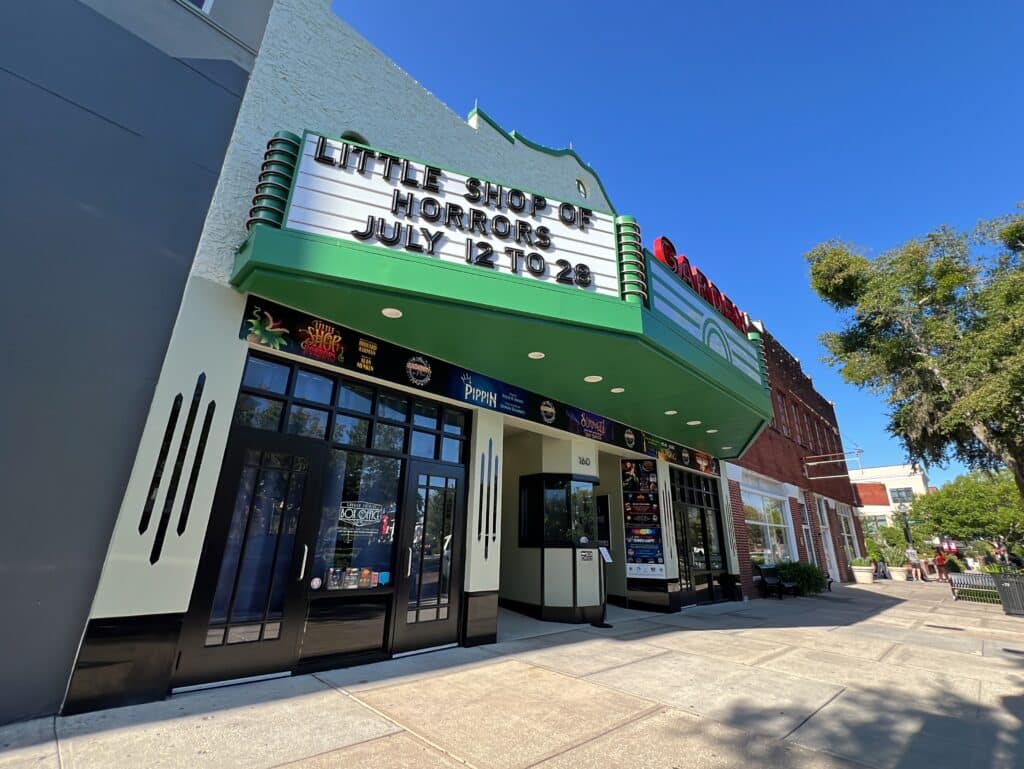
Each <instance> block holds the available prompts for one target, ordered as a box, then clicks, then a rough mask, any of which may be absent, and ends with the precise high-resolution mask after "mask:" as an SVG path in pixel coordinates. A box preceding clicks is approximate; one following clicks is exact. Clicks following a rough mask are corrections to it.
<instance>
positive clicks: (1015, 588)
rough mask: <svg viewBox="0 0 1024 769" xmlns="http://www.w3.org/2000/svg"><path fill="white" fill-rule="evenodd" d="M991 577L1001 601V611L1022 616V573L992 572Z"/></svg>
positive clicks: (1023, 602)
mask: <svg viewBox="0 0 1024 769" xmlns="http://www.w3.org/2000/svg"><path fill="white" fill-rule="evenodd" d="M992 579H994V580H995V583H996V590H997V591H998V592H999V600H1000V601H1002V603H1003V613H1004V614H1012V615H1014V616H1017V617H1024V574H1017V573H1012V572H1003V573H1002V574H993V575H992Z"/></svg>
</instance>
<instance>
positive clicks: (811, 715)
mask: <svg viewBox="0 0 1024 769" xmlns="http://www.w3.org/2000/svg"><path fill="white" fill-rule="evenodd" d="M845 691H846V687H845V686H842V687H840V688H839V691H838V692H836V693H835V694H833V695H832V696H831V697H829V698H828V699H827V700H825V701H824V702H823V703H821V704H820V705H819V706H818V707H816V708H815V709H814V710H813V711H812V712H810V713H808V714H807V717H806V718H805V719H804V720H803V721H801V722H800V723H798V724H797V725H796V726H794V727H793V728H792V729H790V730H789V731H788V732H786V734H784V735H783V736H782V740H788V739H789V738H790V736H791V735H792V734H793V733H794V732H795V731H796V730H797V729H799V728H800V727H801V726H803V725H804V724H806V723H807V722H808V721H810V720H811V719H812V718H814V717H815V716H816V715H818V713H820V712H821V711H822V710H823V709H825V708H827V707H828V706H829V705H831V704H832V703H833V702H835V699H836V697H838V696H839V695H840V694H842V693H843V692H845Z"/></svg>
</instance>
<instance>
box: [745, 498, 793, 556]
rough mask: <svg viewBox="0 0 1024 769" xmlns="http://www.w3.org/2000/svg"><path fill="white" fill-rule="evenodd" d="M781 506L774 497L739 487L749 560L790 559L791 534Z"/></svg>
mask: <svg viewBox="0 0 1024 769" xmlns="http://www.w3.org/2000/svg"><path fill="white" fill-rule="evenodd" d="M782 505H783V502H782V500H781V499H778V498H776V497H768V496H765V495H763V494H758V493H756V492H752V491H748V490H747V489H744V490H743V511H744V513H745V515H746V521H747V541H748V543H749V545H750V559H751V560H752V561H753V562H754V563H756V564H775V563H779V562H780V561H789V560H792V559H793V547H792V541H793V537H792V533H791V532H790V529H789V523H788V521H787V520H786V514H785V510H784V508H783V506H782Z"/></svg>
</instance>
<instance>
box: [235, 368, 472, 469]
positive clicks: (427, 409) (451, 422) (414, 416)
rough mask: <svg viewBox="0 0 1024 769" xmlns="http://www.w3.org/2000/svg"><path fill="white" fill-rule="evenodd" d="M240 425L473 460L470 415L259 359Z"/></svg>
mask: <svg viewBox="0 0 1024 769" xmlns="http://www.w3.org/2000/svg"><path fill="white" fill-rule="evenodd" d="M332 404H333V405H332ZM234 421H235V424H236V425H239V426H243V427H255V428H258V429H260V430H270V431H274V432H286V433H291V434H292V435H301V436H303V437H306V438H315V439H317V440H329V441H331V442H332V443H334V444H337V445H339V446H343V447H346V448H355V449H370V450H373V451H379V452H384V453H387V454H403V455H404V454H411V455H413V456H417V457H423V458H424V459H437V460H440V461H442V462H453V463H461V462H462V461H463V459H464V456H465V444H466V424H467V417H466V413H465V412H463V411H459V410H457V409H453V408H450V407H448V406H443V405H441V404H439V403H434V402H431V401H427V400H418V399H413V398H409V397H407V396H405V395H402V394H401V393H395V392H390V391H388V390H385V389H382V388H377V387H373V386H372V385H369V384H363V383H360V382H355V381H353V380H351V379H349V378H348V377H341V376H337V375H333V376H332V375H330V374H328V373H326V372H321V371H313V370H310V369H307V368H303V367H301V366H295V365H289V364H286V363H282V362H279V361H274V360H268V359H266V358H263V357H259V356H256V355H250V356H249V360H248V361H247V362H246V367H245V373H244V374H243V376H242V387H241V389H240V392H239V394H238V402H237V404H236V405H235V415H234Z"/></svg>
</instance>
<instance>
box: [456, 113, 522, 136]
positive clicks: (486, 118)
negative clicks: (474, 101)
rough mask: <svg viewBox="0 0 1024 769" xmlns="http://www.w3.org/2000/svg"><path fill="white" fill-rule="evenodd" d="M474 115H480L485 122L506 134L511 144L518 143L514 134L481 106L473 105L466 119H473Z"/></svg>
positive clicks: (503, 134)
mask: <svg viewBox="0 0 1024 769" xmlns="http://www.w3.org/2000/svg"><path fill="white" fill-rule="evenodd" d="M474 116H478V117H480V119H482V120H483V121H484V122H485V123H487V125H489V126H490V127H491V128H493V129H494V130H495V131H497V132H498V133H500V134H501V135H502V136H504V137H505V139H506V140H507V141H508V143H509V144H515V143H516V140H515V139H514V138H513V137H512V134H510V133H509V132H508V131H506V130H505V129H504V128H502V127H501V126H500V125H498V122H497V121H496V120H495V119H494V118H492V117H491V116H490V115H488V114H487V113H486V112H484V111H483V110H482V109H480V108H479V107H473V109H471V110H470V111H469V114H468V115H466V120H471V119H472V118H473V117H474Z"/></svg>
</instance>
